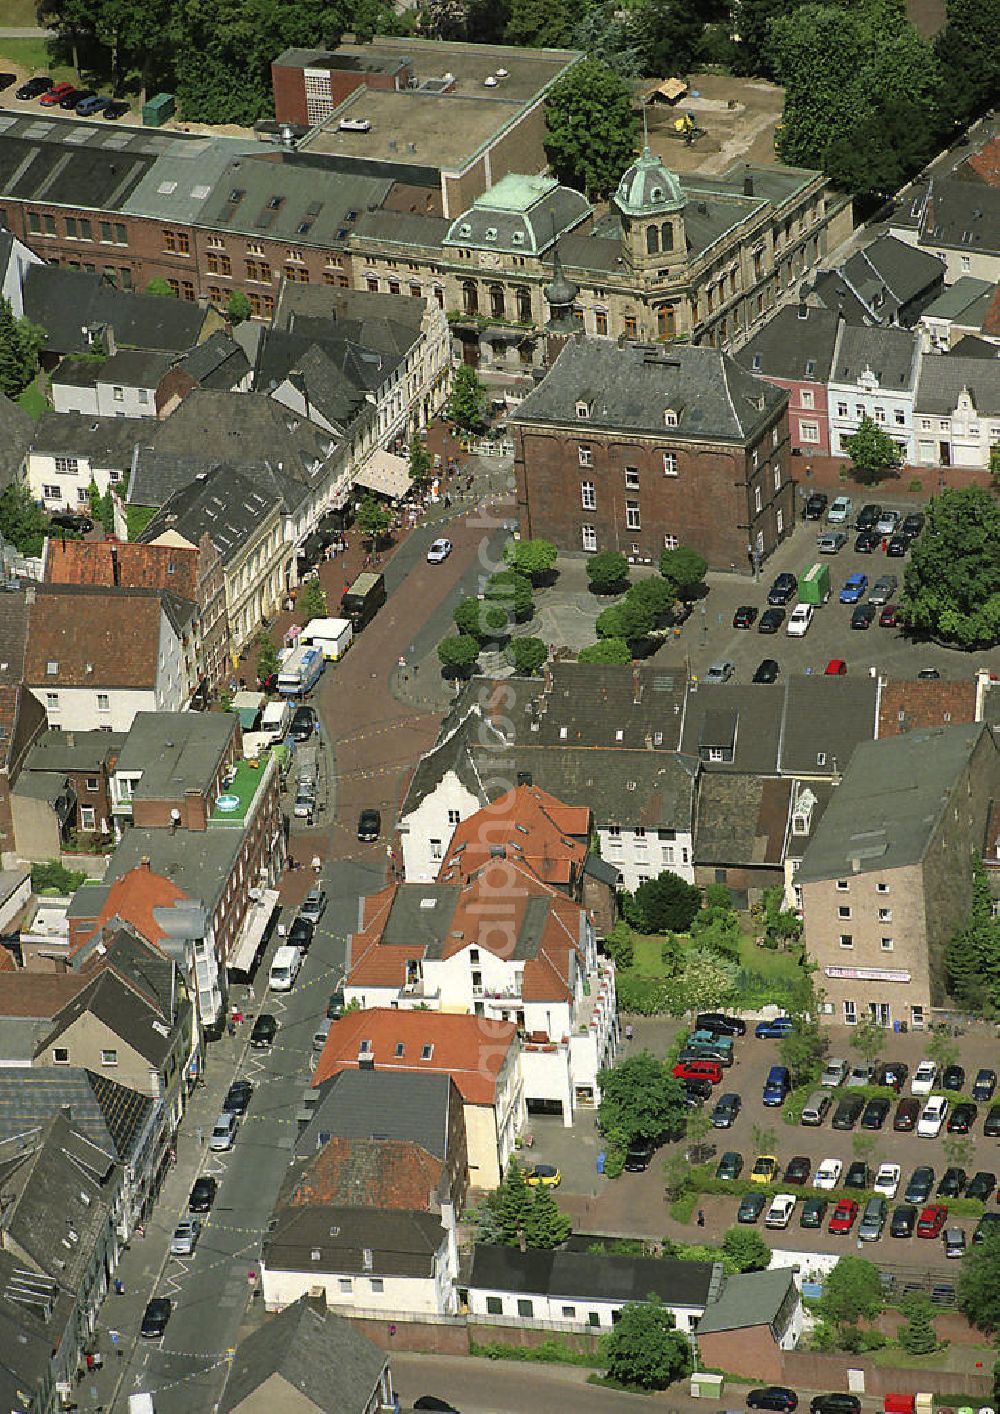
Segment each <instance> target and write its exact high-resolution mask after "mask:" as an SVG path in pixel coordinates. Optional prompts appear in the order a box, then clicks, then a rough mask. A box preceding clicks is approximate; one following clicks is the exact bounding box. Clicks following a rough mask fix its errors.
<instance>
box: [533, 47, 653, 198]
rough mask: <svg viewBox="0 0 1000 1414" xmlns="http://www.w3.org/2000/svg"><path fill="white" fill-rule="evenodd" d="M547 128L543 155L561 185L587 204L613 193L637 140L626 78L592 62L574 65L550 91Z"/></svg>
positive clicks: (591, 60) (587, 60)
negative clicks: (580, 195) (584, 197)
mask: <svg viewBox="0 0 1000 1414" xmlns="http://www.w3.org/2000/svg"><path fill="white" fill-rule="evenodd" d="M545 127H546V137H545V152H546V155H547V156H548V159H549V162H550V163H551V164H552V170H553V171H554V172H555V174H556V176H557V177H558V178H559V180H560V181H561V182H564V183H565V184H566V185H567V186H571V187H576V188H577V190H579V191H582V192H584V193H585V194H586V195H587V196H588V197H589V198H590V199H591V200H595V199H597V198H599V197H604V196H607V195H608V194H609V193H610V192H613V191H614V190H615V188H616V187H617V186H618V183H619V181H620V180H621V177H622V174H623V173H624V171H625V169H626V168H627V167H628V165H629V164H630V162H631V161H632V158H633V155H634V153H635V148H636V142H637V138H638V130H637V127H636V121H635V118H634V117H633V115H632V93H631V89H630V88H629V85H628V84H627V83H626V82H625V80H624V79H621V78H619V77H618V75H617V74H615V73H613V72H612V71H611V70H610V69H608V68H606V67H605V66H604V65H603V64H600V63H598V62H597V61H596V60H595V59H584V60H583V61H582V63H579V64H575V65H574V66H573V68H572V69H570V70H569V72H568V73H566V74H564V75H563V77H562V78H561V79H560V80H559V81H558V82H557V83H556V84H555V85H554V86H553V88H552V89H551V90H550V92H549V95H548V99H547V101H546V104H545Z"/></svg>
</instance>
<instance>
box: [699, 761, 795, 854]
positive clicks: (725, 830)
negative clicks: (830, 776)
mask: <svg viewBox="0 0 1000 1414" xmlns="http://www.w3.org/2000/svg"><path fill="white" fill-rule="evenodd" d="M794 787H795V783H794V781H791V780H773V779H772V780H767V779H764V778H762V777H760V776H745V775H741V774H739V773H738V772H722V771H709V772H706V773H705V774H704V775H703V776H702V779H701V783H700V786H699V789H698V825H697V830H696V832H695V837H694V862H695V864H715V865H725V866H729V867H733V866H735V865H743V866H745V867H750V866H753V867H758V868H759V867H761V866H772V867H777V866H780V865H781V863H782V860H783V858H784V844H785V832H786V830H787V828H788V816H789V810H790V807H791V798H792V792H793V790H794Z"/></svg>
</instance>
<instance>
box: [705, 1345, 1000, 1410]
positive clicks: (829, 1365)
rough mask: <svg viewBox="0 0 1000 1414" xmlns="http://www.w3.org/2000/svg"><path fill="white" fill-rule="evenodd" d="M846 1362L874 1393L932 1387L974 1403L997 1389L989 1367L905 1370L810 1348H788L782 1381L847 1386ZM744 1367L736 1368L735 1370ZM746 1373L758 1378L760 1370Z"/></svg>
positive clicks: (832, 1387) (824, 1386)
mask: <svg viewBox="0 0 1000 1414" xmlns="http://www.w3.org/2000/svg"><path fill="white" fill-rule="evenodd" d="M984 1364H985V1365H987V1366H989V1365H991V1364H992V1356H991V1355H990V1354H989V1352H987V1358H986V1360H985V1361H984ZM845 1366H849V1367H850V1368H851V1369H856V1370H862V1371H863V1372H864V1376H865V1390H866V1392H867V1393H868V1394H870V1395H875V1396H876V1397H878V1398H881V1396H882V1395H885V1394H919V1393H920V1392H921V1391H922V1390H928V1391H930V1392H931V1393H933V1394H943V1395H961V1396H964V1400H963V1402H965V1403H971V1402H972V1398H973V1396H983V1397H988V1396H990V1395H991V1394H992V1392H993V1379H992V1376H991V1375H990V1374H989V1373H988V1371H987V1370H986V1369H984V1370H983V1372H982V1374H978V1373H977V1374H969V1373H966V1372H964V1371H956V1370H901V1369H896V1368H894V1367H890V1366H884V1367H883V1366H881V1365H876V1364H875V1362H874V1360H872V1359H871V1358H870V1357H866V1356H849V1357H845V1356H844V1355H819V1354H814V1353H813V1352H811V1351H807V1350H786V1351H784V1352H782V1358H781V1379H780V1381H778V1383H780V1384H784V1385H790V1386H791V1387H792V1388H793V1389H795V1388H799V1389H830V1390H837V1389H843V1388H844V1384H845V1373H844V1371H845ZM725 1368H729V1369H733V1367H732V1366H728V1367H725ZM739 1373H741V1372H740V1371H737V1370H735V1369H733V1374H739ZM745 1373H746V1374H747V1375H748V1376H752V1377H754V1378H756V1377H757V1374H758V1372H757V1371H756V1370H747V1371H745Z"/></svg>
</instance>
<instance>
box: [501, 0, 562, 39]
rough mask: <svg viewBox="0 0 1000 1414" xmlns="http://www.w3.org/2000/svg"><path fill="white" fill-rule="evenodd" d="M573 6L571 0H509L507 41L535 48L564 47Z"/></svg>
mask: <svg viewBox="0 0 1000 1414" xmlns="http://www.w3.org/2000/svg"><path fill="white" fill-rule="evenodd" d="M575 18H576V7H575V6H574V5H573V3H572V0H511V7H510V19H509V21H508V22H507V43H508V44H522V45H527V46H528V47H530V48H535V49H565V48H566V47H567V46H568V44H569V40H570V35H571V34H572V30H573V24H574V21H575Z"/></svg>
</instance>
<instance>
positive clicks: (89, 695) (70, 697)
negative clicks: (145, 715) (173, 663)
mask: <svg viewBox="0 0 1000 1414" xmlns="http://www.w3.org/2000/svg"><path fill="white" fill-rule="evenodd" d="M31 692H32V694H33V695H34V696H35V697H36V698H37V699H38V701H39V702H40V703H41V704H42V706H43V707H44V708H45V710H46V712H47V713H48V718H49V726H50V727H60V728H62V730H63V731H69V732H92V731H97V730H98V729H99V728H101V727H108V728H110V729H111V731H113V732H127V731H128V729H129V727H130V726H131V725H132V722H133V720H134V718H135V714H136V713H137V712H157V711H161V710H163V709H162V708H161V707H160V705H159V703H158V701H157V694H156V692H155V690H154V689H153V688H152V687H150V688H109V689H108V690H107V691H106V692H104V690H103V689H102V688H101V687H100V685H99V684H98V685H95V686H94V687H53V688H50V689H48V690H46V689H45V688H37V687H33V688H31ZM102 693H103V695H104V696H105V697H106V698H107V702H108V706H107V708H105V707H103V706H100V705H99V700H98V699H99V695H100V694H102ZM168 710H170V709H168ZM174 710H176V709H174Z"/></svg>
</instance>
